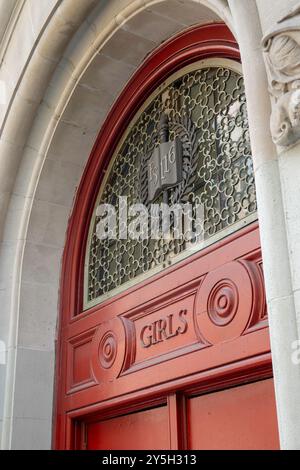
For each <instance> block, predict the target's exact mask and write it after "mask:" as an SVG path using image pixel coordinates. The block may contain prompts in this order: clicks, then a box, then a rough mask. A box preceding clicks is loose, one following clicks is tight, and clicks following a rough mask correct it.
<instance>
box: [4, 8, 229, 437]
mask: <svg viewBox="0 0 300 470" xmlns="http://www.w3.org/2000/svg"><path fill="white" fill-rule="evenodd" d="M79 3H80V2H78V4H79ZM91 3H92V2H91ZM117 3H118V8H120V3H119V2H117ZM129 3H131V5H129ZM168 3H169V2H149V3H147V8H148V10H149V11H144V10H145V8H144V2H143V5H142V6H141V4H140V2H124V9H123V10H121V12H122V14H121V15H119V14H118V15H116V12H117V11H119V10H118V9H117V8H116V2H109V4H110V6H107V7H106V8H105V9H104V11H103V10H101V8H99V9H98V11H97V10H96V11H92V12H90V11H88V12H86V11H84V9H83V8H82V9H79V12H80V15H82V17H81V18H80V17H79V15H78V17H76V14H75V15H74V24H76V25H81V26H80V27H79V30H78V32H77V34H76V35H75V36H76V37H75V36H74V38H73V40H72V42H71V44H70V45H69V47H68V48H67V49H66V53H65V54H64V55H63V57H62V60H61V62H60V64H59V66H58V68H57V70H56V73H55V75H54V76H53V78H52V80H51V82H50V83H49V87H48V89H47V93H46V94H45V97H44V99H43V101H42V104H41V106H40V108H39V115H38V117H37V119H36V121H35V124H34V127H33V129H32V132H31V134H30V136H29V138H28V139H27V140H26V141H27V147H26V151H25V153H24V158H23V160H22V162H21V166H20V170H19V173H18V178H17V181H16V183H15V186H14V193H15V196H16V197H15V198H14V200H13V201H12V203H11V205H10V208H9V215H8V226H7V229H6V234H5V237H6V238H5V239H6V241H7V240H10V241H11V240H12V239H13V237H14V236H15V235H13V236H12V237H10V233H11V231H10V226H12V225H14V226H15V227H16V226H17V227H18V230H17V232H18V238H17V243H15V244H11V245H9V246H8V247H5V250H6V251H5V254H6V258H4V262H5V259H7V260H8V265H9V264H10V263H9V260H10V259H11V256H12V253H19V255H18V258H17V259H18V260H19V261H20V260H22V262H19V263H18V261H16V263H15V264H14V266H9V269H7V270H6V272H7V273H8V272H9V271H10V272H11V273H12V276H11V278H12V279H13V283H12V286H10V288H11V291H10V292H9V296H8V297H9V298H8V299H6V301H7V302H8V304H9V308H8V310H9V311H10V312H12V317H13V318H14V319H15V320H14V325H13V326H12V327H11V328H10V330H11V332H12V333H10V343H9V345H10V346H12V347H14V348H15V349H14V351H13V352H12V355H15V356H14V358H13V360H12V361H11V364H12V365H11V366H10V370H9V371H8V375H9V376H10V377H13V379H12V381H10V380H9V381H8V383H7V393H6V395H7V398H6V406H5V409H6V418H7V419H6V424H5V426H7V428H8V429H9V428H10V432H8V433H6V436H8V437H7V438H8V439H11V441H10V445H14V442H17V441H18V438H19V437H18V436H20V434H21V433H22V432H23V430H24V429H25V427H26V420H29V421H30V422H31V425H32V426H33V428H34V430H35V431H34V433H35V436H36V437H37V439H38V438H39V437H40V435H43V436H44V437H43V439H42V440H43V442H44V443H45V442H49V435H50V432H51V414H52V400H51V396H52V389H53V364H54V354H53V351H54V340H55V324H56V319H57V303H58V297H59V296H58V291H59V288H58V285H59V277H60V261H61V256H62V249H63V246H64V240H65V232H66V228H67V221H68V217H69V214H70V211H71V207H72V201H73V197H74V194H75V192H76V187H77V185H78V182H79V180H80V178H81V177H82V174H83V169H84V166H85V163H86V161H87V158H88V155H89V153H90V150H91V148H92V145H93V143H94V140H95V137H96V135H97V132H98V129H99V126H101V123H102V122H103V121H104V119H105V117H106V115H107V113H108V111H109V109H110V107H111V105H112V103H113V101H114V100H115V98H116V97H117V95H118V93H119V92H120V90H121V89H122V88H123V86H124V84H125V83H126V81H127V79H128V78H129V77H130V76H131V75H132V74H133V72H134V71H135V69H136V68H137V66H138V64H139V63H140V62H141V61H142V59H143V58H144V57H145V55H147V53H149V52H150V51H151V50H153V48H154V47H155V46H156V45H157V44H159V43H160V42H161V41H163V40H165V39H167V38H169V37H170V36H172V35H173V34H175V33H177V32H178V31H180V30H183V29H185V28H186V27H187V26H189V25H191V24H193V23H195V22H197V24H201V23H207V22H211V21H220V20H225V21H226V23H227V24H228V25H229V26H232V24H233V22H232V19H231V15H230V11H229V9H228V8H226V7H225V8H224V3H223V2H205V5H204V2H201V3H199V2H186V3H185V4H184V6H183V4H182V3H181V2H176V3H178V8H177V10H176V9H175V10H174V9H173V10H172V9H170V8H169V5H168ZM72 8H73V7H72ZM72 8H71V9H72ZM176 11H177V13H176ZM178 12H180V14H179V13H178ZM70 14H71V12H70ZM88 14H89V15H90V16H89V17H88ZM174 15H175V18H174V17H172V16H174ZM179 16H180V20H179V21H178V17H179ZM103 17H105V19H106V21H107V25H108V26H107V29H106V30H105V31H104V32H103V29H102V24H103V23H102V20H103ZM195 18H197V21H195ZM98 20H99V22H100V23H98ZM100 20H101V21H100ZM161 22H162V23H163V24H164V26H165V28H161V27H160V26H159V25H160V24H161ZM99 25H101V27H100V26H99ZM137 25H138V26H139V27H140V28H141V30H140V31H139V30H137V29H136V28H137ZM153 25H154V26H155V25H156V28H155V27H154V26H153ZM125 37H126V39H127V40H128V44H130V48H129V51H128V53H129V56H128V57H127V58H126V61H122V60H120V57H118V54H119V50H118V47H119V45H120V44H123V42H124V39H125ZM137 37H138V39H139V41H136V39H137ZM95 51H97V52H96V53H95ZM98 51H99V52H100V53H99V54H98ZM38 64H39V62H38V61H37V62H36V66H38ZM99 70H100V71H101V73H100V76H99V75H98V77H97V74H99ZM102 72H103V75H102ZM120 76H121V78H122V80H121V81H120V80H119V78H120ZM112 77H114V79H113V80H112ZM100 81H101V83H102V84H104V83H105V87H106V88H105V90H106V89H107V87H108V88H109V87H111V93H108V95H107V93H106V92H105V90H103V89H102V88H101V87H98V84H99V82H100ZM95 83H96V86H95ZM24 109H25V107H24ZM26 135H27V136H28V134H26ZM75 162H76V163H75ZM20 195H21V196H22V197H21V198H19V197H18V196H20ZM24 196H25V202H24ZM19 204H20V205H19ZM20 214H21V217H20ZM50 266H51V268H50ZM20 313H22V315H21V314H20ZM19 314H20V316H19ZM43 315H44V319H43ZM29 325H30V326H29ZM29 363H31V364H32V367H31V368H30V367H28V369H29V370H30V369H31V370H32V371H33V375H32V377H30V375H29V376H27V377H24V376H22V369H24V366H26V365H28V364H29ZM35 374H37V376H39V377H40V378H41V380H40V382H39V380H37V376H36V375H35ZM33 383H34V387H33V385H32V384H33ZM37 383H38V384H39V385H38V386H37ZM10 387H14V390H21V389H22V392H23V396H22V398H21V397H20V396H19V397H18V396H17V394H16V395H14V401H13V402H12V401H11V398H9V397H12V396H13V395H12V394H10ZM25 391H26V396H27V399H26V398H25V399H24V393H25ZM35 393H36V394H38V395H39V396H40V397H43V399H41V400H36V401H35V402H34V403H32V401H31V398H32V396H34V394H35ZM30 403H32V406H30ZM25 408H26V413H25V412H24V410H25ZM24 416H25V418H24ZM14 417H15V418H16V419H14ZM23 418H24V419H23ZM27 422H28V421H27ZM41 430H42V433H41ZM14 439H16V440H15V441H14ZM24 445H26V444H24ZM42 445H45V444H42Z"/></svg>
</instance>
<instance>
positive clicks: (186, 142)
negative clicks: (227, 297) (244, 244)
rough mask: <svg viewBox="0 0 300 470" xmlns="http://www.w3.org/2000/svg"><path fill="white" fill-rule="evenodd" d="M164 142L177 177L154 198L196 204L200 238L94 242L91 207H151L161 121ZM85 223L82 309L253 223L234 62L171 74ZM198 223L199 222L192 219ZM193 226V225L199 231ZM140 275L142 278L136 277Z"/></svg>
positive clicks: (129, 137)
mask: <svg viewBox="0 0 300 470" xmlns="http://www.w3.org/2000/svg"><path fill="white" fill-rule="evenodd" d="M162 114H163V115H165V116H167V121H168V128H169V136H168V138H169V140H172V139H175V137H176V136H177V137H178V138H179V139H180V142H181V146H182V154H181V158H182V162H181V164H182V177H181V180H180V182H179V183H178V184H177V185H175V186H172V187H169V188H167V189H164V190H163V191H162V192H161V194H159V195H158V196H157V198H156V200H155V202H156V203H159V202H162V201H163V202H166V203H168V204H176V203H186V202H190V203H191V204H192V205H194V204H195V203H196V202H197V203H201V204H202V207H203V218H202V220H201V230H200V232H201V234H202V238H201V239H200V237H199V236H196V237H194V239H189V240H188V241H187V239H186V237H185V233H183V235H182V237H179V238H177V239H175V238H173V237H172V236H171V237H169V238H168V239H163V238H161V239H157V240H153V239H151V238H146V239H135V240H133V239H130V238H128V239H118V238H117V239H114V240H111V239H106V240H99V238H98V236H97V224H98V222H99V220H100V217H98V216H97V215H96V207H98V205H99V204H100V203H109V204H112V205H113V206H114V207H115V208H116V212H117V214H118V213H120V212H121V211H122V210H123V209H124V208H122V207H119V197H120V196H127V198H128V199H127V201H128V205H130V204H134V203H143V204H145V205H146V206H149V203H150V202H149V197H148V191H149V186H148V181H147V180H148V177H149V174H148V172H147V168H148V167H147V163H148V162H149V159H150V157H151V155H152V154H153V151H154V149H155V148H157V146H159V142H160V133H161V129H160V122H161V116H162ZM96 207H95V210H94V215H93V218H92V221H91V226H90V233H89V240H88V245H87V254H86V265H85V307H86V308H87V307H88V306H91V305H93V304H96V303H98V302H100V301H101V300H102V299H104V298H106V297H107V296H108V295H113V294H114V293H115V292H117V291H118V290H120V289H122V288H126V287H127V286H129V285H131V284H133V283H135V282H138V281H139V280H140V279H141V278H142V277H146V276H149V275H151V274H152V273H154V272H157V271H158V270H161V269H163V268H164V267H166V266H168V265H170V264H171V263H173V262H176V261H177V260H179V259H181V258H182V257H183V256H186V255H188V254H189V253H190V251H191V248H193V251H194V250H195V249H201V248H202V247H203V246H206V245H207V244H209V243H213V242H214V241H215V240H216V239H219V238H221V237H223V236H225V235H226V234H227V233H230V232H232V231H234V230H237V229H238V228H239V227H240V226H241V225H244V224H246V223H248V222H249V221H252V220H254V219H255V218H256V215H255V214H256V195H255V185H254V176H253V165H252V157H251V149H250V140H249V131H248V120H247V109H246V98H245V92H244V82H243V77H242V75H241V70H240V66H239V64H237V63H235V62H233V61H230V60H225V59H219V60H216V59H214V60H213V59H210V60H209V59H208V60H206V61H201V62H198V63H195V64H193V65H192V66H188V67H186V68H184V69H182V70H181V71H180V72H177V73H176V74H174V75H173V76H172V77H170V78H169V79H168V80H167V81H166V82H165V83H164V84H163V85H161V86H160V87H159V88H158V90H156V92H154V93H153V94H152V95H151V96H150V98H149V99H148V100H147V102H146V103H145V104H144V106H143V107H142V108H141V109H140V111H139V112H138V113H137V115H136V116H135V118H134V119H133V121H132V123H131V124H130V126H129V128H128V130H127V132H126V133H125V134H124V136H123V138H122V139H121V141H120V143H119V145H118V148H117V150H116V152H115V155H114V158H113V159H112V162H111V165H110V168H109V169H108V171H107V177H106V180H105V181H104V182H103V184H102V187H101V190H100V193H99V196H98V200H97V203H96ZM197 223H198V224H199V221H198V222H197ZM198 228H199V227H198ZM142 275H143V276H142Z"/></svg>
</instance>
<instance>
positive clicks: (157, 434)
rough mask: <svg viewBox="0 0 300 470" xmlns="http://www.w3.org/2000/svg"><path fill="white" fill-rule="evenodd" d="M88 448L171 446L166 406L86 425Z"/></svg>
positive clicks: (137, 448) (139, 448)
mask: <svg viewBox="0 0 300 470" xmlns="http://www.w3.org/2000/svg"><path fill="white" fill-rule="evenodd" d="M86 426H87V431H86V432H87V449H89V450H100V449H110V450H117V449H119V450H123V449H125V450H132V449H136V450H143V449H144V450H145V449H169V448H170V439H169V428H168V409H167V407H166V406H161V407H159V408H153V409H150V410H145V411H138V412H135V413H131V414H129V415H125V416H118V417H116V418H111V419H107V420H104V421H98V422H95V423H90V424H87V425H86Z"/></svg>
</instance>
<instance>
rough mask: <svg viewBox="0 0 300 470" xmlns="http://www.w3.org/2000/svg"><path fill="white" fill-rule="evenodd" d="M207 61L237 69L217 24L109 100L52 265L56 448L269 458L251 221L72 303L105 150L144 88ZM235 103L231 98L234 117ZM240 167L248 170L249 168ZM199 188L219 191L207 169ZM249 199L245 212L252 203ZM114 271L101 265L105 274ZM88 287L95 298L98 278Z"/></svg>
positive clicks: (268, 407) (261, 303)
mask: <svg viewBox="0 0 300 470" xmlns="http://www.w3.org/2000/svg"><path fill="white" fill-rule="evenodd" d="M207 57H210V58H212V57H215V58H220V57H221V58H224V57H226V58H229V59H231V60H235V61H238V59H239V52H238V48H237V45H236V43H235V41H234V39H233V37H232V35H231V33H230V32H229V31H228V29H227V28H226V27H225V26H224V25H220V24H219V25H213V26H204V27H197V28H192V29H190V30H188V31H186V32H184V33H182V34H181V35H179V36H177V37H176V38H174V39H172V40H171V41H169V42H168V43H166V44H164V45H163V46H161V48H159V49H158V51H156V52H155V53H153V55H152V56H150V57H149V58H148V59H147V60H146V62H145V63H144V64H143V65H142V66H141V68H140V69H139V71H138V72H137V73H136V74H135V76H134V77H133V79H132V80H131V81H130V83H129V84H128V86H127V88H126V89H125V90H124V92H123V93H122V94H121V96H120V98H119V100H118V101H117V103H116V104H115V106H114V108H113V110H112V111H111V113H110V115H109V117H108V119H107V121H106V124H105V125H104V127H103V129H102V131H101V133H100V135H99V138H98V140H97V142H96V144H95V148H94V151H93V152H92V155H91V157H90V160H89V163H88V166H87V168H86V171H85V175H84V177H83V180H82V182H81V185H80V188H79V190H78V194H77V199H76V201H75V207H74V210H73V214H72V218H71V220H70V224H69V228H68V236H67V242H66V248H65V253H64V263H63V274H62V285H61V319H60V341H59V345H58V349H57V376H56V377H57V396H56V440H55V443H54V446H55V447H56V448H60V449H72V448H73V449H74V448H77V449H186V448H190V449H208V448H215V449H218V448H220V449H223V448H224V449H227V448H232V449H240V448H251V449H269V448H270V449H273V448H274V449H275V448H278V446H279V443H278V432H277V422H276V411H275V400H274V390H273V380H272V364H271V355H270V344H269V333H268V322H267V312H266V304H265V296H264V284H263V269H262V259H261V252H260V240H259V228H258V223H257V222H256V221H255V217H252V222H251V220H249V219H247V220H248V222H247V223H245V221H246V219H244V220H242V221H241V223H240V224H239V228H238V229H235V230H231V233H229V232H230V231H227V232H228V233H229V234H227V233H226V236H222V237H219V239H215V240H214V243H210V244H206V245H205V244H204V245H203V249H201V250H197V251H196V252H195V253H194V254H192V255H190V256H188V257H186V258H185V259H183V260H181V261H178V262H177V263H174V265H172V266H170V267H163V269H160V270H159V272H157V273H156V274H152V276H151V277H147V278H146V280H143V281H139V282H137V283H135V284H134V285H130V287H128V288H126V289H122V290H121V291H119V292H117V293H115V294H114V295H111V296H107V297H103V298H101V302H100V301H99V302H98V303H97V302H95V303H94V304H93V305H89V306H88V307H86V306H84V304H83V299H84V291H85V284H84V279H85V276H84V270H85V258H86V246H87V245H88V246H89V243H90V241H89V240H90V238H88V231H89V226H90V223H91V222H90V221H91V220H92V215H93V211H94V208H95V204H96V200H97V195H98V192H99V187H100V185H101V182H102V180H103V176H104V174H105V173H108V170H107V167H108V165H109V161H110V159H111V158H112V155H113V153H114V151H115V149H116V145H117V142H118V141H119V140H120V137H121V136H122V135H123V133H124V130H125V129H126V126H127V125H128V123H129V121H130V119H131V118H132V116H133V115H134V112H136V111H137V110H138V109H139V108H140V106H141V105H142V103H143V102H144V101H145V99H146V98H147V97H149V96H150V94H151V92H153V89H154V88H155V87H158V86H159V84H160V83H162V82H163V81H164V80H165V79H166V77H169V76H171V75H172V74H174V73H177V71H178V70H179V69H181V68H182V67H185V66H188V65H189V64H191V63H193V62H195V61H197V60H198V61H199V60H202V59H205V58H207ZM212 63H213V62H212ZM205 73H206V72H205ZM218 73H219V72H218ZM222 74H223V75H222ZM222 74H221V75H222V76H224V73H223V72H222ZM218 76H219V75H218ZM226 80H227V78H226ZM238 83H239V85H238V86H239V87H240V81H239V80H238ZM239 93H240V90H239ZM233 94H234V93H233ZM242 103H243V101H242V98H241V100H240V103H239V106H242ZM220 106H221V108H222V106H223V105H222V103H221V104H220ZM230 112H232V113H233V112H234V107H233V108H232V110H231V111H230V110H229V111H228V113H229V115H230ZM215 122H216V123H217V119H215ZM226 122H227V121H226ZM226 122H225V121H224V122H223V121H222V122H221V125H222V126H225V125H228V122H227V124H226ZM236 122H237V125H239V124H238V123H239V122H240V121H238V119H236ZM229 125H230V124H229ZM243 129H244V128H243ZM246 131H247V129H246V130H244V131H243V132H246ZM230 132H232V130H230ZM194 140H195V139H194ZM203 145H204V146H205V145H206V143H205V142H204V143H203ZM222 145H223V144H222ZM224 145H225V144H224ZM218 147H220V145H216V146H214V150H213V151H214V152H217V151H218ZM224 148H225V147H224ZM237 148H239V147H238V145H237V146H235V147H232V148H231V149H230V152H232V153H233V154H234V152H236V149H237ZM224 152H225V150H224ZM244 157H245V154H244V155H243V158H244ZM238 158H239V155H237V157H235V159H234V161H238ZM216 160H217V159H216ZM244 160H245V161H246V160H247V162H246V164H245V168H249V165H250V166H251V164H250V163H251V162H250V159H249V158H248V157H247V158H244ZM223 170H224V168H223ZM194 171H196V170H194ZM247 171H248V170H245V169H242V170H241V172H240V173H239V176H238V178H239V187H238V190H236V192H237V193H239V194H240V193H241V191H242V189H241V188H242V184H244V183H241V181H248V180H247V178H248V176H249V175H248V173H247ZM200 173H201V172H200ZM232 173H234V172H232ZM226 174H227V175H228V174H230V173H228V172H226ZM119 175H120V176H119V178H122V174H121V173H120V174H119ZM205 175H206V173H205ZM205 175H204V178H205V177H206V176H205ZM247 175H248V176H247ZM209 178H212V179H213V178H215V180H218V185H219V186H218V187H219V188H221V186H222V184H223V183H222V180H221V176H220V172H218V171H215V170H214V172H213V173H212V176H210V177H209ZM224 181H225V180H224ZM226 181H227V180H226ZM226 181H225V183H224V184H225V186H226ZM209 182H210V180H209V181H208V183H209ZM114 184H115V186H117V185H118V181H117V180H116V181H115V183H114ZM128 184H129V183H128ZM111 186H112V185H111ZM223 186H224V185H223ZM225 189H226V188H225ZM199 191H203V188H202V189H201V188H200V189H199ZM226 191H227V190H226ZM226 191H225V190H224V194H225V195H226V194H227V193H228V191H227V193H226ZM201 194H202V193H201ZM247 194H248V196H249V198H248V203H249V201H250V202H251V201H253V192H251V191H248V193H247ZM226 197H228V198H229V199H230V197H231V196H230V195H229V196H228V194H227V196H226ZM221 199H222V198H220V201H221ZM223 199H224V198H223ZM221 203H222V201H221V202H220V204H221ZM234 207H235V206H234V205H232V204H229V205H228V207H227V209H228V210H227V216H226V217H227V219H226V220H227V222H228V221H230V220H231V218H232V217H233V216H234ZM241 207H243V210H244V211H245V210H246V209H248V208H249V204H248V205H245V201H244V200H243V204H242V203H241ZM230 211H231V212H230ZM232 211H233V212H232ZM223 213H224V212H223ZM224 214H225V213H224ZM228 224H229V222H228ZM243 225H244V226H243ZM229 228H230V227H229ZM124 251H126V250H124ZM123 254H124V253H123ZM126 255H127V253H125V255H124V256H126ZM128 256H129V255H128ZM114 263H115V259H114V256H111V259H110V266H114ZM100 264H101V263H100ZM101 269H102V268H101ZM107 269H108V271H107V270H106V271H105V269H104V268H103V269H102V271H101V272H103V273H104V274H103V276H105V275H107V272H109V273H110V271H109V269H112V268H111V267H108V268H107ZM120 272H121V271H120ZM123 272H124V273H126V270H125V267H124V270H123ZM105 273H106V274H105ZM128 276H129V274H128ZM111 278H112V281H111V282H112V283H113V282H115V281H114V279H115V278H114V277H113V276H111ZM95 282H97V283H98V284H97V285H99V286H101V285H103V283H102V284H101V277H99V278H97V279H96V281H95ZM116 282H117V281H116Z"/></svg>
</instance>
